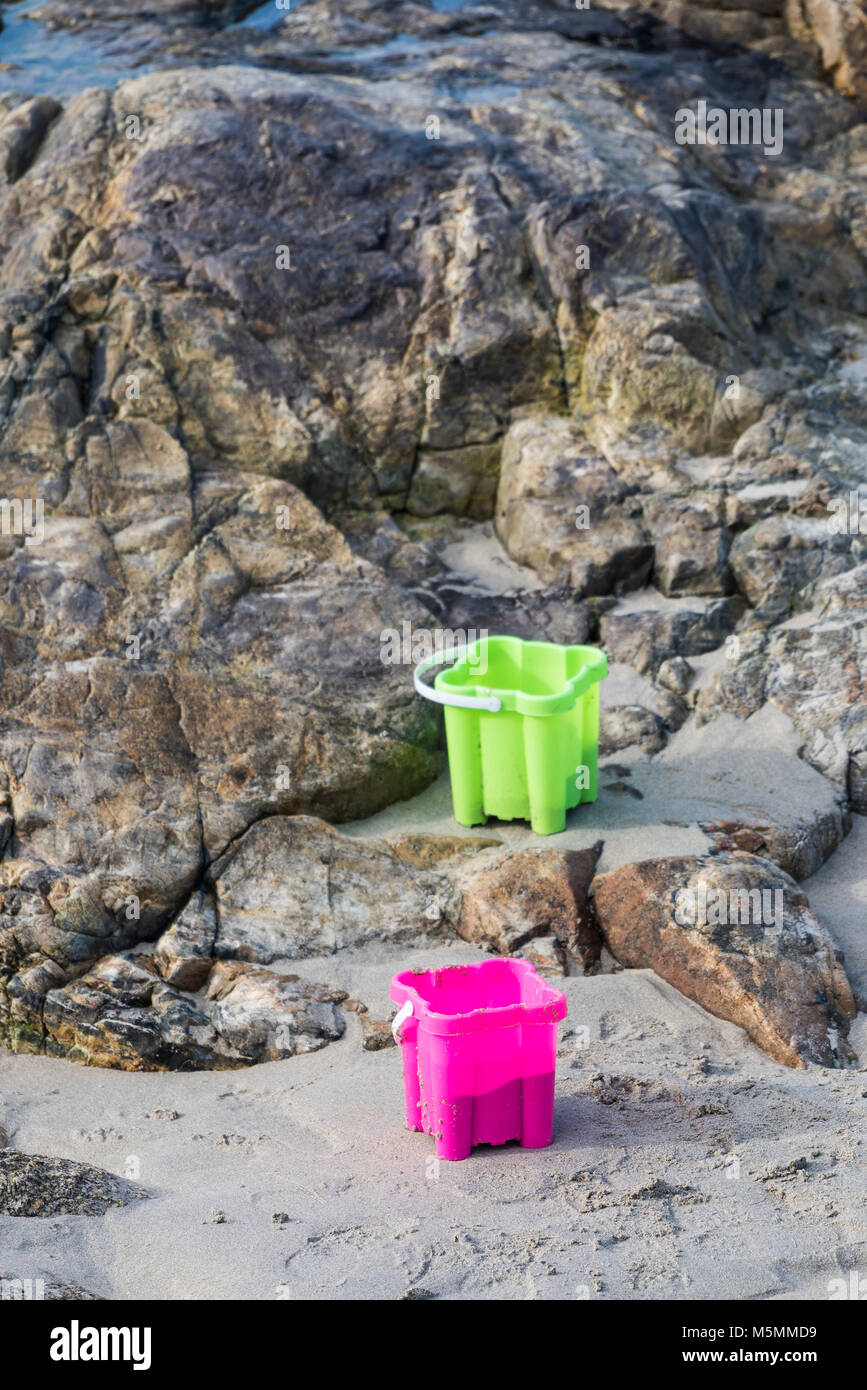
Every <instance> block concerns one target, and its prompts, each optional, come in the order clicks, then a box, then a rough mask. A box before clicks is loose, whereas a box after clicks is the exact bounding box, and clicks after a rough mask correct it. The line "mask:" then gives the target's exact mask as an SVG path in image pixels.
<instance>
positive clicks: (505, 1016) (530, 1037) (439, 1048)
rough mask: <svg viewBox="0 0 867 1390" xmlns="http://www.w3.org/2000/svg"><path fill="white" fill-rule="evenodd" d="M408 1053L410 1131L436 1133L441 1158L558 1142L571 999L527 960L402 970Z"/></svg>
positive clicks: (401, 1033)
mask: <svg viewBox="0 0 867 1390" xmlns="http://www.w3.org/2000/svg"><path fill="white" fill-rule="evenodd" d="M391 998H392V999H393V1000H394V1002H395V1003H396V1004H400V1005H401V1006H402V1007H401V1009H400V1010H399V1011H398V1015H397V1017H396V1019H395V1020H394V1025H393V1027H394V1033H395V1037H396V1038H397V1039H398V1041H399V1043H400V1049H401V1053H402V1056H403V1081H404V1091H405V1095H406V1123H407V1128H408V1129H417V1130H422V1131H424V1133H425V1134H432V1135H433V1136H434V1138H435V1139H436V1151H437V1157H439V1158H450V1159H460V1158H469V1155H470V1150H471V1149H472V1147H473V1145H474V1144H505V1143H506V1142H507V1141H508V1140H509V1139H520V1141H521V1143H522V1145H523V1146H524V1148H525V1149H544V1148H546V1147H547V1145H548V1144H550V1143H551V1138H552V1133H553V1124H554V1068H555V1065H556V1059H557V1023H558V1021H559V1020H560V1019H561V1018H565V1017H566V996H565V994H563V993H562V992H561V991H560V990H559V989H553V988H552V987H551V985H549V984H547V983H546V982H545V981H544V980H543V979H541V978H540V977H539V976H538V975H537V974H536V971H535V968H534V967H533V966H532V965H531V964H530V962H529V961H526V960H504V959H501V958H498V959H494V960H486V961H481V962H480V963H479V964H478V965H450V966H447V967H446V968H445V969H443V970H404V971H403V973H402V974H400V975H395V976H394V979H393V980H392V982H391Z"/></svg>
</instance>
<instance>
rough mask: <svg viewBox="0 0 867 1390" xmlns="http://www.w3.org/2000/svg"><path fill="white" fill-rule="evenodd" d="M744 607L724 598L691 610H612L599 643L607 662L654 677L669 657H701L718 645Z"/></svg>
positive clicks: (606, 615) (603, 625) (732, 626)
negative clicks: (618, 663)
mask: <svg viewBox="0 0 867 1390" xmlns="http://www.w3.org/2000/svg"><path fill="white" fill-rule="evenodd" d="M745 606H746V605H745V604H744V602H743V600H741V599H734V598H724V599H715V600H712V601H711V602H710V603H708V604H707V606H706V607H705V608H704V609H703V610H702V609H698V608H697V609H695V610H694V611H693V610H692V609H688V610H685V609H682V608H676V609H673V610H670V611H666V610H665V609H662V610H659V609H653V608H650V609H641V610H638V611H635V612H629V611H627V612H618V611H617V610H616V609H615V610H614V611H613V612H611V613H606V614H604V615H603V617H602V619H601V621H600V628H601V640H602V644H603V646H604V647H605V650H606V651H607V652H608V655H609V658H610V659H611V660H613V661H623V662H626V663H627V664H628V665H630V666H634V667H635V669H636V671H638V673H639V675H655V674H656V672H657V671H659V670H660V668H661V667H662V665H663V664H664V663H665V662H668V661H669V660H671V659H672V658H675V657H681V658H685V657H689V656H702V655H703V654H704V653H706V652H712V651H714V650H715V649H716V648H717V647H719V646H721V645H722V644H723V642H724V641H725V639H726V637H727V636H728V635H729V633H731V632H733V630H734V628H735V626H736V624H737V622H738V619H739V618H740V617H741V615H742V613H743V611H744V609H745Z"/></svg>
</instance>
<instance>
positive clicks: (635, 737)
mask: <svg viewBox="0 0 867 1390" xmlns="http://www.w3.org/2000/svg"><path fill="white" fill-rule="evenodd" d="M666 737H667V735H666V731H665V722H664V720H663V719H662V718H661V716H660V715H658V714H654V712H653V711H652V710H649V709H645V708H644V706H643V705H611V706H609V708H608V709H603V710H601V712H600V715H599V756H600V758H608V757H610V756H611V754H612V753H619V752H620V751H621V750H622V749H624V748H633V747H636V748H641V749H642V750H643V751H644V752H645V753H658V752H659V751H660V749H661V748H664V747H665V744H666Z"/></svg>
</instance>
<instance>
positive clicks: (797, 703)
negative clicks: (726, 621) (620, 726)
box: [697, 565, 867, 813]
mask: <svg viewBox="0 0 867 1390" xmlns="http://www.w3.org/2000/svg"><path fill="white" fill-rule="evenodd" d="M865 688H867V565H860V566H858V567H857V568H855V569H850V570H848V571H846V572H845V573H844V574H841V575H839V576H835V577H834V578H831V579H828V580H826V581H823V582H822V583H821V584H820V585H819V586H818V589H817V592H816V608H815V613H814V619H813V621H812V622H811V623H810V624H809V625H808V626H801V625H794V624H793V625H792V626H790V627H786V626H783V627H780V628H778V629H772V630H771V631H770V632H769V633H748V634H745V636H744V638H743V639H741V640H740V642H739V644H738V648H737V651H736V658H735V660H733V661H732V662H731V663H728V664H727V666H726V668H725V669H724V670H723V671H722V672H721V673H720V675H719V676H718V677H717V678H716V680H715V681H714V682H713V683H712V684H711V685H710V686H708V688H707V689H705V690H703V691H702V692H701V694H700V696H699V699H698V704H697V711H698V717H699V719H701V720H704V721H708V720H710V719H713V718H714V717H715V716H716V715H718V714H719V712H720V711H721V710H729V711H731V712H732V713H737V714H739V715H740V716H741V717H744V716H746V715H749V714H752V713H754V712H755V711H756V710H759V709H761V708H762V706H763V705H764V704H765V702H770V703H772V704H773V705H775V706H777V707H778V708H779V709H782V710H783V711H784V712H785V713H786V714H787V715H788V716H789V717H790V718H791V720H792V721H793V723H794V724H795V725H796V726H797V728H798V730H799V731H800V733H801V734H802V736H803V738H804V744H803V757H804V758H805V759H806V760H807V761H808V762H809V763H810V764H811V765H812V766H813V767H815V768H817V769H818V770H819V771H820V772H821V773H823V774H824V776H826V777H828V778H830V779H831V781H833V782H834V783H835V784H836V785H837V786H838V787H840V788H841V789H842V790H844V791H845V792H846V793H847V795H848V796H849V797H850V804H851V807H852V809H853V810H854V811H859V812H862V813H863V812H865V811H867V801H864V800H863V799H862V795H863V788H862V785H861V780H860V775H859V768H860V766H861V762H860V761H859V760H861V759H863V755H864V752H865V750H867V709H865V704H864V698H863V692H864V689H865ZM850 767H853V768H854V771H853V773H852V774H851V775H850V771H849V769H850Z"/></svg>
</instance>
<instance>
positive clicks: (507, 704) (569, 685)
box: [434, 635, 608, 716]
mask: <svg viewBox="0 0 867 1390" xmlns="http://www.w3.org/2000/svg"><path fill="white" fill-rule="evenodd" d="M494 642H496V643H498V644H502V645H505V646H507V647H510V648H512V649H513V650H514V649H519V650H521V651H525V650H526V649H527V648H535V649H543V648H544V649H547V650H549V651H550V650H553V651H558V652H570V651H574V652H580V653H581V654H582V655H584V656H585V657H586V658H587V659H586V660H585V662H584V664H583V665H582V666H581V668H580V669H579V671H578V672H577V673H576V675H574V676H571V677H570V678H569V680H567V681H564V682H563V686H562V688H561V689H560V690H558V691H556V692H555V693H553V694H551V695H531V694H529V693H528V692H527V691H523V690H521V689H520V688H517V689H515V688H512V689H509V688H503V687H499V686H489V685H483V684H482V683H481V682H480V681H478V680H472V679H471V675H472V673H471V671H470V667H471V666H474V665H477V664H478V662H479V657H480V655H481V649H482V647H483V645H486V646H490V644H491V643H494ZM607 674H608V658H607V656H606V655H605V652H604V651H603V650H602V649H601V647H589V646H586V645H585V644H583V643H563V642H539V641H535V640H527V639H525V638H523V637H510V636H507V635H503V636H496V637H480V638H476V639H475V641H473V642H471V643H470V644H469V645H468V646H467V648H466V649H465V650H464V651H463V652H462V654H461V656H460V657H459V659H458V660H457V661H456V662H454V664H453V665H451V666H450V667H448V669H447V670H445V671H440V673H439V675H438V676H437V677H436V679H435V680H434V689H435V690H437V691H438V692H439V693H440V694H441V695H448V694H450V693H453V694H455V695H462V696H471V697H473V698H476V699H479V698H487V697H493V698H494V699H497V700H499V702H500V706H501V708H502V709H504V710H512V711H514V712H515V713H517V714H529V715H536V716H545V715H551V714H563V713H564V712H565V711H567V710H570V709H573V708H574V706H575V705H576V704H577V702H578V700H579V699H580V697H581V696H582V695H583V694H584V693H585V692H586V691H587V690H588V689H589V688H590V686H591V685H594V684H597V683H598V682H600V681H602V680H604V679H605V677H606V676H607Z"/></svg>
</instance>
